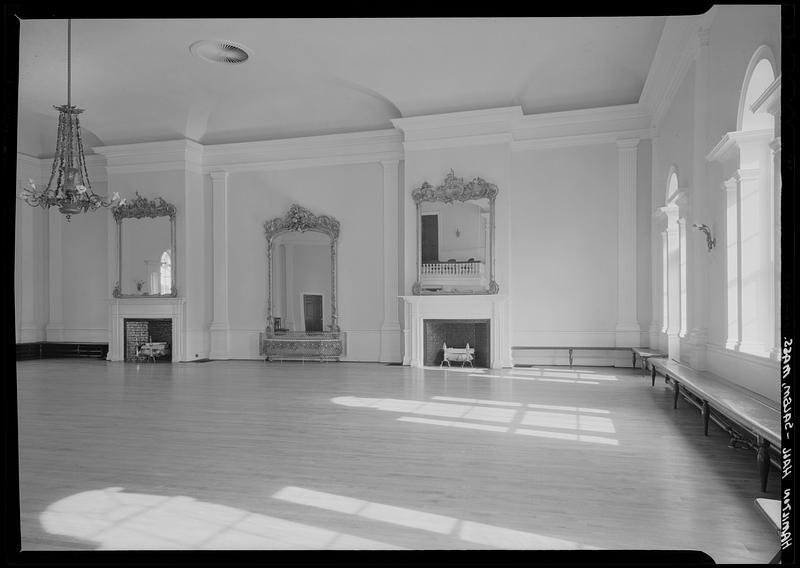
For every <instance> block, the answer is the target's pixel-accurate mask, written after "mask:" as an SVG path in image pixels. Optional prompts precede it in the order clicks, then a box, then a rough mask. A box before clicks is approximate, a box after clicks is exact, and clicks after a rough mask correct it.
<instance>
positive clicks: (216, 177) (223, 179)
mask: <svg viewBox="0 0 800 568" xmlns="http://www.w3.org/2000/svg"><path fill="white" fill-rule="evenodd" d="M209 175H210V176H211V181H212V182H214V185H217V184H224V183H227V182H228V172H227V170H213V171H211V172H209Z"/></svg>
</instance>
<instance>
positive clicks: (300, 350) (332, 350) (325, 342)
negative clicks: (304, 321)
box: [259, 332, 344, 361]
mask: <svg viewBox="0 0 800 568" xmlns="http://www.w3.org/2000/svg"><path fill="white" fill-rule="evenodd" d="M259 335H260V338H259V344H260V349H261V353H260V354H261V355H262V356H263V357H265V360H266V361H274V360H284V359H286V360H305V359H313V360H319V361H338V360H339V357H341V356H342V355H344V335H343V334H342V333H341V332H287V333H271V334H267V333H264V332H261V333H260V334H259Z"/></svg>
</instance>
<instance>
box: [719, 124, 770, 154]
mask: <svg viewBox="0 0 800 568" xmlns="http://www.w3.org/2000/svg"><path fill="white" fill-rule="evenodd" d="M771 138H772V131H771V130H769V129H763V130H744V131H742V130H737V131H734V132H728V133H727V134H725V136H723V137H722V138H721V139H720V141H719V142H717V145H716V146H714V148H713V149H712V150H711V152H709V153H708V155H707V156H706V161H709V162H726V161H728V160H730V159H732V158H734V157H735V156H736V155H737V152H738V150H739V148H740V147H741V145H742V144H747V143H751V142H757V141H759V140H764V141H767V142H768V141H769V140H771Z"/></svg>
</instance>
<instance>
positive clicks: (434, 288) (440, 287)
mask: <svg viewBox="0 0 800 568" xmlns="http://www.w3.org/2000/svg"><path fill="white" fill-rule="evenodd" d="M497 192H498V189H497V186H496V185H495V184H493V183H489V182H487V181H486V180H484V179H482V178H480V177H476V178H475V179H473V180H472V181H468V182H466V181H464V179H463V178H460V177H456V175H455V173H454V172H453V170H450V173H449V174H447V176H446V177H445V179H444V181H443V182H442V183H441V184H440V185H438V186H436V187H434V186H432V185H431V184H429V183H428V182H427V181H426V182H423V183H422V185H420V186H419V187H417V188H415V189H414V190H413V191H412V193H411V197H412V199H413V200H414V203H415V204H416V208H417V280H416V282H415V283H414V285H413V287H412V289H411V293H412V294H414V295H417V296H419V295H426V294H497V293H498V292H499V286H498V285H497V282H495V279H494V230H495V229H494V223H495V221H494V203H495V198H496V197H497Z"/></svg>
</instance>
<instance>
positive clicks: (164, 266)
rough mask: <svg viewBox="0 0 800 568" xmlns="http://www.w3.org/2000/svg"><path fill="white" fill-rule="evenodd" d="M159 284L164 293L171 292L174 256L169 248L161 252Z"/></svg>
mask: <svg viewBox="0 0 800 568" xmlns="http://www.w3.org/2000/svg"><path fill="white" fill-rule="evenodd" d="M159 275H160V278H159V284H160V288H161V293H162V294H169V293H171V292H172V257H171V256H170V254H169V249H167V250H165V251H164V252H163V253H162V254H161V270H160V273H159Z"/></svg>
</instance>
